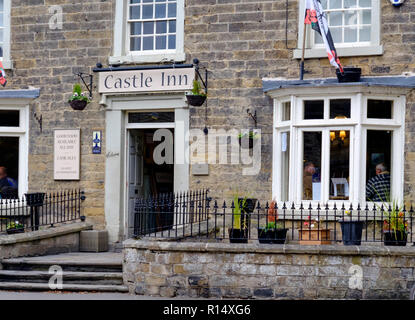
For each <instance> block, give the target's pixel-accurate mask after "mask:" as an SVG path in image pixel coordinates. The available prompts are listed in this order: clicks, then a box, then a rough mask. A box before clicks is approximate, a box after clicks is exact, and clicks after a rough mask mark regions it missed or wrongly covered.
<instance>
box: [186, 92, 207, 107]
mask: <svg viewBox="0 0 415 320" xmlns="http://www.w3.org/2000/svg"><path fill="white" fill-rule="evenodd" d="M186 99H187V102H188V103H189V104H190V105H191V106H194V107H200V106H201V105H203V104H204V103H205V101H206V96H198V95H193V94H187V95H186Z"/></svg>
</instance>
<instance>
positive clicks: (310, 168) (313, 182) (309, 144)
mask: <svg viewBox="0 0 415 320" xmlns="http://www.w3.org/2000/svg"><path fill="white" fill-rule="evenodd" d="M303 137H304V146H303V147H304V149H303V150H304V157H303V162H304V171H303V199H304V200H321V177H320V172H321V132H304V134H303Z"/></svg>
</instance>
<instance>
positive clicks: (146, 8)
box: [143, 4, 153, 19]
mask: <svg viewBox="0 0 415 320" xmlns="http://www.w3.org/2000/svg"><path fill="white" fill-rule="evenodd" d="M143 19H153V5H152V4H150V5H143Z"/></svg>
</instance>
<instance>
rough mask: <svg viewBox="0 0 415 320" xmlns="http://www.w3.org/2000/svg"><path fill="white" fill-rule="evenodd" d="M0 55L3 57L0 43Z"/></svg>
mask: <svg viewBox="0 0 415 320" xmlns="http://www.w3.org/2000/svg"><path fill="white" fill-rule="evenodd" d="M0 57H3V46H2V45H0Z"/></svg>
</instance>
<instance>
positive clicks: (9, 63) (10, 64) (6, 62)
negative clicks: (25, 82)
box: [1, 59, 13, 70]
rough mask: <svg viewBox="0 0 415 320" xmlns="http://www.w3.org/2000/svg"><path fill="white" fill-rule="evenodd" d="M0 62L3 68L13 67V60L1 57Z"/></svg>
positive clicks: (9, 68)
mask: <svg viewBox="0 0 415 320" xmlns="http://www.w3.org/2000/svg"><path fill="white" fill-rule="evenodd" d="M1 62H2V63H3V68H4V70H11V69H13V61H12V60H6V59H2V60H1Z"/></svg>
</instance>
